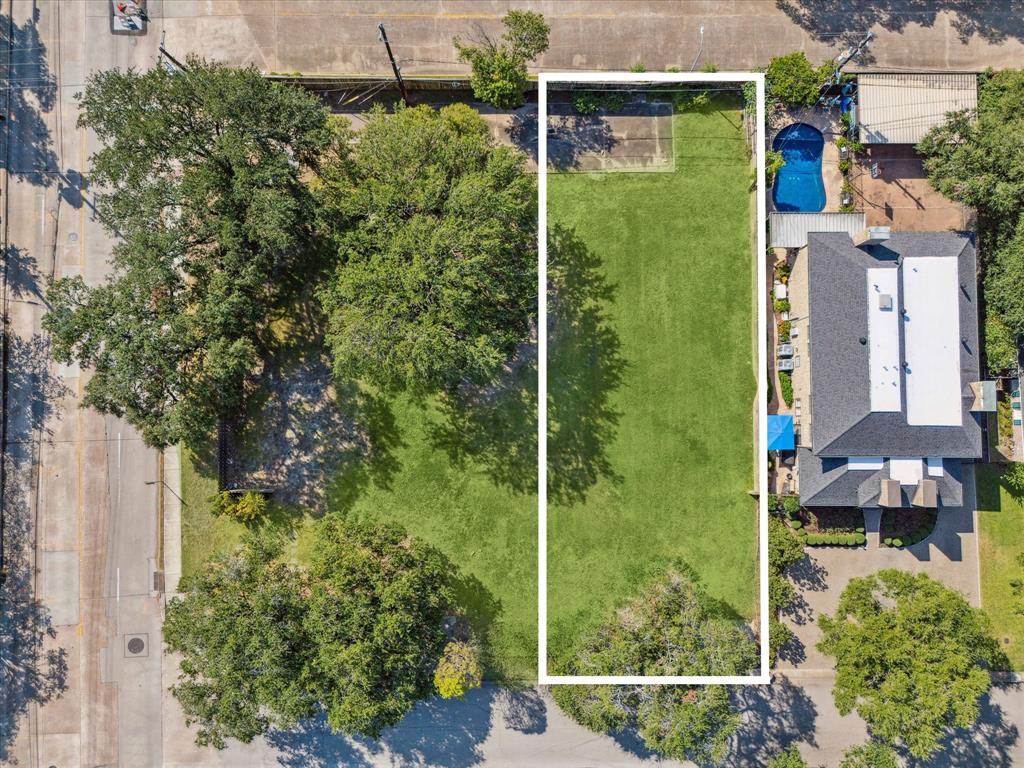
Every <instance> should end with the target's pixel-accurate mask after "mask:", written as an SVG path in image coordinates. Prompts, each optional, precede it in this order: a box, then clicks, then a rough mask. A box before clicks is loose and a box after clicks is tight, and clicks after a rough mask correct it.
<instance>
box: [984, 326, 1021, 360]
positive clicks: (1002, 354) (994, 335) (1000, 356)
mask: <svg viewBox="0 0 1024 768" xmlns="http://www.w3.org/2000/svg"><path fill="white" fill-rule="evenodd" d="M985 361H986V363H987V366H988V371H989V373H992V374H997V373H1000V372H1002V371H1005V370H1006V369H1007V368H1011V367H1013V366H1015V365H1017V339H1016V337H1015V336H1014V334H1013V331H1011V330H1010V327H1009V326H1008V325H1007V324H1006V323H1004V322H1003V321H1002V319H1001V318H1000V317H999V316H998V315H996V314H995V313H993V312H989V313H988V315H987V317H986V318H985Z"/></svg>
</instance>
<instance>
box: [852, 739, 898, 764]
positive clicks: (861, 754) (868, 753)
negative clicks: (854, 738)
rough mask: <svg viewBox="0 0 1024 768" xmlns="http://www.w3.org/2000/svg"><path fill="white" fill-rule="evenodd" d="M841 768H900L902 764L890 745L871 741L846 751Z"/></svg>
mask: <svg viewBox="0 0 1024 768" xmlns="http://www.w3.org/2000/svg"><path fill="white" fill-rule="evenodd" d="M839 768H900V764H899V761H898V760H897V759H896V753H895V752H894V751H893V748H892V747H890V746H889V745H888V744H880V743H879V742H877V741H869V742H868V743H867V744H858V745H857V746H855V747H850V748H849V749H848V750H846V751H845V752H844V753H843V760H842V762H841V763H839Z"/></svg>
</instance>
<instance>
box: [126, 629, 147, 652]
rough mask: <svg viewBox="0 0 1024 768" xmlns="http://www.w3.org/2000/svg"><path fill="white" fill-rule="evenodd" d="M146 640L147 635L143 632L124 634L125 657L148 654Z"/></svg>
mask: <svg viewBox="0 0 1024 768" xmlns="http://www.w3.org/2000/svg"><path fill="white" fill-rule="evenodd" d="M148 640H149V635H147V634H145V633H142V634H138V635H125V637H124V655H125V656H126V657H131V656H149V648H148V647H147V641H148Z"/></svg>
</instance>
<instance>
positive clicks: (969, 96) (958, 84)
mask: <svg viewBox="0 0 1024 768" xmlns="http://www.w3.org/2000/svg"><path fill="white" fill-rule="evenodd" d="M977 106H978V77H977V75H974V74H952V73H947V74H924V73H900V74H873V73H871V74H858V75H857V122H858V124H859V128H860V140H861V142H863V143H864V144H917V142H919V141H920V140H921V139H923V138H924V136H925V134H926V133H928V131H929V130H931V129H932V128H933V127H934V126H936V125H939V124H941V123H943V122H945V120H946V114H947V113H949V112H956V111H959V110H961V109H974V108H975V107H977Z"/></svg>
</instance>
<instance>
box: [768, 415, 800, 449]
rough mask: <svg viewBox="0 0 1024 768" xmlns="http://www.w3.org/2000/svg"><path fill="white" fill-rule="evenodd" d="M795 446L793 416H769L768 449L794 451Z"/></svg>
mask: <svg viewBox="0 0 1024 768" xmlns="http://www.w3.org/2000/svg"><path fill="white" fill-rule="evenodd" d="M794 448H796V438H795V437H794V436H793V417H792V416H775V415H772V416H769V417H768V450H769V451H792V450H793V449H794Z"/></svg>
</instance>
